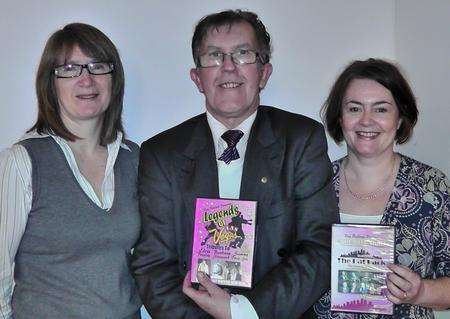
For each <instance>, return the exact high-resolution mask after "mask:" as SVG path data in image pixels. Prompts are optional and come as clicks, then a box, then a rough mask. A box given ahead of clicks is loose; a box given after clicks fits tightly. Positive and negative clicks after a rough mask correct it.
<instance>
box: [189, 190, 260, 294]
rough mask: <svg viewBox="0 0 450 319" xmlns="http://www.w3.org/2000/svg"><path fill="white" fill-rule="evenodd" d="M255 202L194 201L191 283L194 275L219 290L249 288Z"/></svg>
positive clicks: (253, 246) (208, 199)
mask: <svg viewBox="0 0 450 319" xmlns="http://www.w3.org/2000/svg"><path fill="white" fill-rule="evenodd" d="M255 222H256V202H255V201H244V200H233V199H210V198H197V202H196V206H195V224H194V234H193V236H194V238H193V244H192V260H191V282H196V283H198V279H197V272H198V271H202V272H204V273H206V274H208V275H209V277H210V278H211V280H212V281H213V282H214V283H216V284H218V285H220V286H232V287H240V288H251V286H252V271H253V254H254V249H255V225H256V223H255Z"/></svg>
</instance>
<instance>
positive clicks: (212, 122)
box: [206, 110, 258, 153]
mask: <svg viewBox="0 0 450 319" xmlns="http://www.w3.org/2000/svg"><path fill="white" fill-rule="evenodd" d="M257 113H258V111H257V110H256V111H255V112H253V114H251V115H250V116H249V117H247V118H246V119H245V120H244V121H243V122H242V123H241V124H239V125H238V126H237V127H235V128H233V130H240V131H242V133H244V135H243V136H242V138H241V140H240V141H239V143H238V146H237V147H238V148H239V144H244V145H247V141H248V137H249V135H250V130H251V128H252V125H253V122H254V121H255V118H256V114H257ZM206 119H207V120H208V125H209V127H210V129H211V134H212V137H213V141H214V147H215V149H216V153H217V151H218V150H219V149H221V148H223V145H225V147H226V143H225V141H224V140H223V139H222V138H221V136H222V134H223V133H225V132H226V131H228V128H227V127H226V126H225V125H223V124H222V123H221V122H219V121H218V120H217V119H216V118H215V117H214V116H212V114H211V113H209V112H208V111H206Z"/></svg>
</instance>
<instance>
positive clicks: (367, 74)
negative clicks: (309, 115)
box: [320, 58, 419, 144]
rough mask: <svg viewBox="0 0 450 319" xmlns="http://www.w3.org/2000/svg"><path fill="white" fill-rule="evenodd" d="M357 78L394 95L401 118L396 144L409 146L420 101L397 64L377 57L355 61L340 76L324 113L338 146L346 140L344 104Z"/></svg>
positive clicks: (322, 115) (324, 108)
mask: <svg viewBox="0 0 450 319" xmlns="http://www.w3.org/2000/svg"><path fill="white" fill-rule="evenodd" d="M355 79H368V80H373V81H376V82H378V83H379V84H381V85H382V86H384V87H385V88H386V89H388V90H389V91H390V92H391V94H392V97H393V98H394V101H395V104H396V105H397V108H398V111H399V116H400V119H401V124H400V127H399V128H398V130H397V133H396V135H395V141H396V142H397V143H398V144H403V143H406V142H407V141H408V140H409V138H410V137H411V135H412V131H413V128H414V126H415V125H416V122H417V117H418V114H419V111H418V109H417V104H416V99H415V97H414V95H413V93H412V90H411V87H410V86H409V84H408V82H407V81H406V79H405V78H404V77H403V75H402V74H401V73H400V71H399V69H398V68H397V67H396V66H395V65H394V64H392V63H390V62H387V61H385V60H381V59H373V58H371V59H368V60H365V61H353V62H351V63H350V64H349V65H348V66H347V67H346V68H345V69H344V71H342V73H341V74H340V75H339V76H338V78H337V80H336V82H335V83H334V85H333V87H332V88H331V91H330V94H329V95H328V98H327V100H326V101H325V103H324V104H323V106H322V109H321V112H320V113H321V117H322V120H323V122H324V124H325V127H326V129H327V131H328V134H330V136H331V137H332V138H333V139H334V141H335V142H336V143H337V144H339V143H341V142H342V140H343V139H344V135H343V133H342V127H341V118H342V102H343V100H344V96H345V92H346V91H347V88H348V86H349V85H350V82H351V81H353V80H355Z"/></svg>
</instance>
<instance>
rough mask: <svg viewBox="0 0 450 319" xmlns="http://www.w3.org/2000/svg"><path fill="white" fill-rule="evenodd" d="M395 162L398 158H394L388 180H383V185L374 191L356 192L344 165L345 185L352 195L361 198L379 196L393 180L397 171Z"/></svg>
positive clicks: (369, 198) (370, 198) (368, 198)
mask: <svg viewBox="0 0 450 319" xmlns="http://www.w3.org/2000/svg"><path fill="white" fill-rule="evenodd" d="M395 162H396V159H395V158H394V163H393V164H392V169H391V172H390V173H389V175H388V176H387V177H386V180H385V181H384V182H383V184H381V186H380V187H378V188H377V189H376V190H374V191H373V192H368V193H356V192H354V191H352V190H351V188H350V185H349V184H348V179H347V174H346V173H345V166H344V168H343V171H344V180H345V186H347V190H348V192H349V193H350V195H352V196H353V197H354V198H356V199H359V200H372V199H375V198H377V197H378V196H379V195H380V194H382V193H383V192H384V190H385V189H386V186H387V185H388V184H389V181H390V180H391V177H392V175H393V174H394V171H395ZM347 165H348V164H347Z"/></svg>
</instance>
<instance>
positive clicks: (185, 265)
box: [183, 261, 187, 270]
mask: <svg viewBox="0 0 450 319" xmlns="http://www.w3.org/2000/svg"><path fill="white" fill-rule="evenodd" d="M183 269H184V270H186V269H187V264H186V262H185V261H183Z"/></svg>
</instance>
